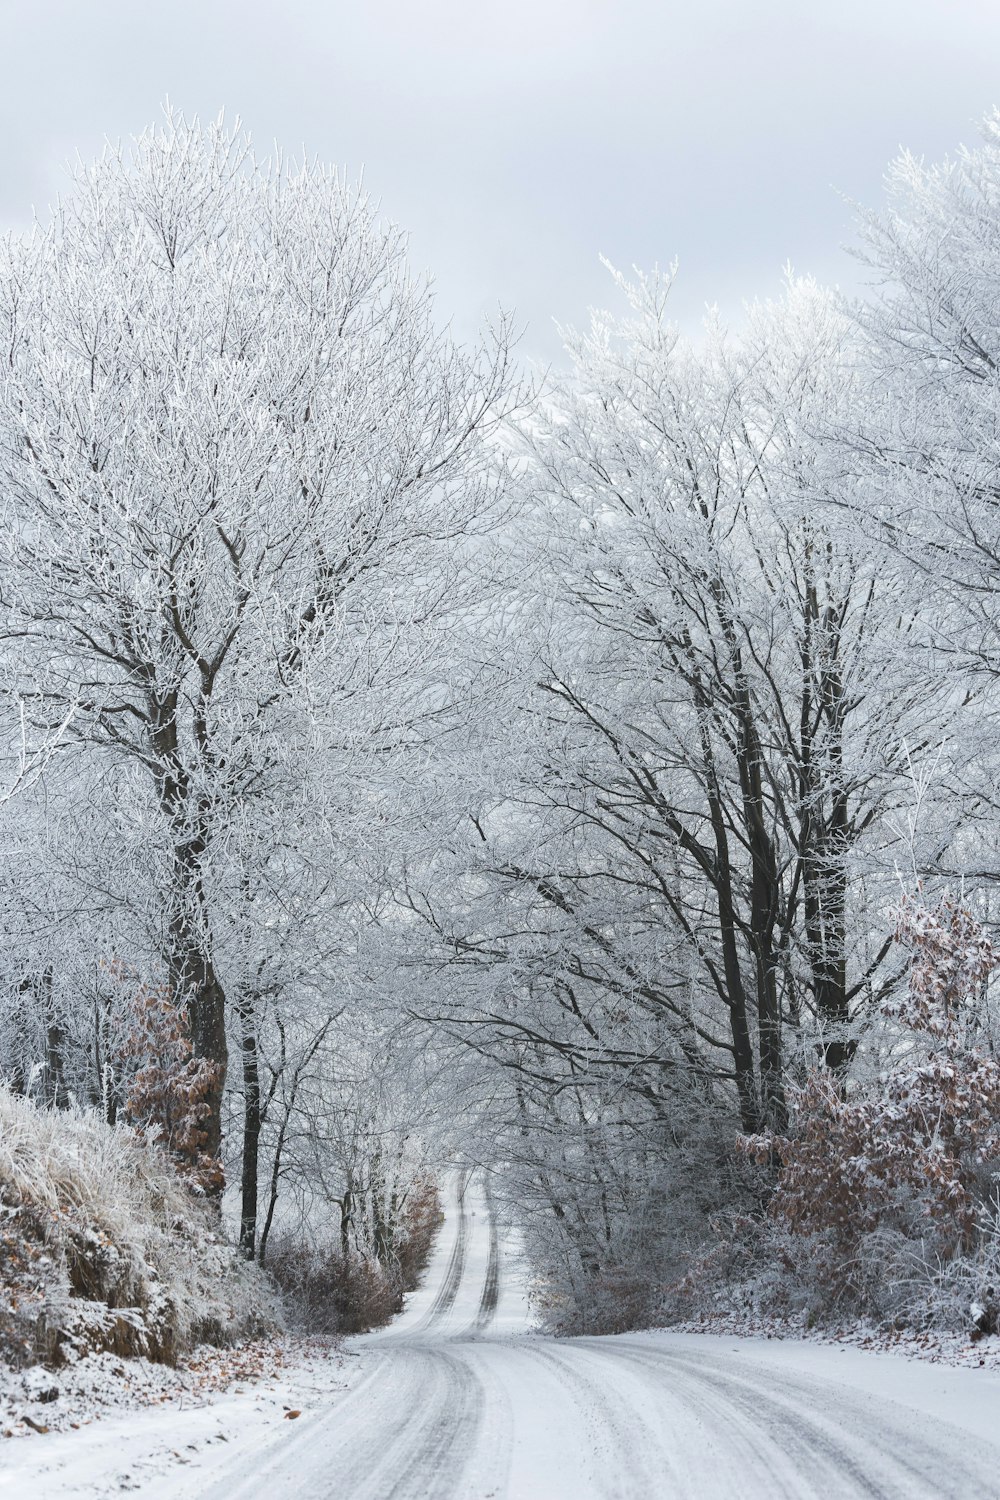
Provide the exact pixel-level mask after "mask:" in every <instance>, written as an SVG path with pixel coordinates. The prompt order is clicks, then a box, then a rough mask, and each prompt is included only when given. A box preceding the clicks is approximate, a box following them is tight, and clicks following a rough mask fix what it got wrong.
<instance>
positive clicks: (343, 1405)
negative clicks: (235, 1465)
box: [205, 1178, 1000, 1500]
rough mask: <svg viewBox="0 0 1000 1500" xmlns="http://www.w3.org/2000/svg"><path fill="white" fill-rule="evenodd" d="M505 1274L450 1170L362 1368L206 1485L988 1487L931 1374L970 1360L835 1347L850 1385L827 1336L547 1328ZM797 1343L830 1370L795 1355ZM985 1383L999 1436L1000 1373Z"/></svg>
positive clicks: (771, 1491) (498, 1250)
mask: <svg viewBox="0 0 1000 1500" xmlns="http://www.w3.org/2000/svg"><path fill="white" fill-rule="evenodd" d="M505 1263H506V1274H505ZM511 1272H512V1267H511V1265H510V1255H509V1252H508V1254H507V1255H505V1254H504V1247H502V1246H501V1242H500V1236H499V1235H498V1231H497V1225H496V1221H495V1218H494V1216H493V1214H492V1212H491V1208H490V1205H489V1203H488V1201H487V1199H486V1196H485V1194H484V1192H483V1190H482V1187H481V1186H480V1183H479V1181H478V1180H477V1179H476V1178H473V1179H472V1180H471V1181H470V1182H468V1183H467V1184H466V1185H465V1187H464V1191H463V1190H461V1189H460V1188H459V1187H458V1185H456V1190H455V1193H454V1201H453V1203H452V1205H451V1212H450V1215H449V1222H448V1227H447V1230H446V1232H445V1234H444V1235H443V1236H442V1243H441V1245H440V1246H439V1251H438V1255H437V1257H436V1260H435V1263H434V1265H433V1266H432V1267H431V1274H430V1275H429V1277H428V1282H427V1286H426V1288H425V1290H424V1291H423V1292H422V1293H420V1294H418V1295H417V1296H415V1297H413V1298H411V1299H410V1305H409V1307H408V1309H407V1312H406V1313H405V1314H404V1316H403V1317H402V1318H400V1319H399V1320H398V1321H397V1322H396V1323H395V1324H394V1325H393V1326H392V1327H391V1328H390V1329H387V1330H384V1331H383V1332H381V1333H380V1334H377V1335H372V1336H370V1337H369V1338H367V1339H363V1340H356V1341H355V1343H354V1347H356V1348H361V1349H363V1351H364V1365H365V1367H366V1369H365V1373H364V1375H363V1377H362V1379H361V1380H360V1381H359V1382H358V1383H357V1384H356V1385H355V1386H354V1387H353V1388H352V1389H351V1391H350V1392H349V1393H348V1395H347V1396H345V1397H344V1399H343V1400H342V1401H341V1402H340V1403H339V1404H338V1405H337V1406H336V1407H335V1408H334V1409H333V1410H332V1411H330V1412H329V1413H328V1414H325V1415H320V1416H317V1418H316V1419H315V1420H314V1421H313V1423H312V1425H311V1427H310V1429H309V1430H307V1431H306V1432H301V1431H296V1432H295V1433H294V1434H289V1435H288V1437H287V1438H286V1439H285V1440H284V1442H283V1443H282V1445H281V1447H280V1448H279V1450H278V1451H276V1452H274V1453H273V1454H272V1455H271V1456H270V1457H269V1458H268V1460H267V1461H266V1462H264V1463H262V1464H258V1465H257V1466H256V1467H255V1470H254V1472H253V1473H252V1474H249V1475H247V1476H246V1477H244V1478H241V1479H237V1478H235V1476H232V1477H231V1476H229V1475H226V1476H225V1477H221V1476H220V1479H219V1482H218V1483H217V1484H216V1485H215V1486H214V1487H213V1488H211V1489H209V1490H206V1491H205V1494H206V1497H208V1500H251V1497H258V1496H268V1497H270V1500H278V1497H279V1496H281V1497H284V1496H288V1497H289V1500H291V1497H293V1496H299V1497H302V1500H313V1497H315V1500H320V1497H323V1500H327V1497H331V1496H343V1497H345V1500H346V1497H350V1500H449V1497H454V1500H479V1497H482V1500H486V1497H495V1500H502V1497H507V1500H529V1497H530V1500H564V1497H565V1500H590V1497H594V1500H612V1497H615V1500H645V1497H647V1496H648V1497H654V1496H655V1497H657V1500H661V1497H665V1496H669V1497H691V1500H707V1497H710V1496H712V1497H714V1496H737V1495H738V1496H741V1497H745V1500H756V1497H758V1496H759V1497H760V1500H779V1497H789V1500H791V1497H796V1500H798V1497H806V1496H816V1497H819V1496H823V1497H825V1500H832V1497H839V1496H866V1497H868V1496H885V1497H889V1496H900V1497H904V1496H905V1497H925V1496H926V1497H928V1500H930V1497H934V1500H942V1497H944V1496H954V1497H956V1500H958V1497H961V1500H974V1497H979V1496H982V1497H987V1496H1000V1447H996V1446H994V1445H993V1444H992V1443H990V1442H984V1441H982V1440H981V1438H980V1439H978V1440H977V1438H976V1437H975V1436H974V1435H973V1434H972V1433H970V1432H969V1431H968V1430H964V1431H963V1430H962V1429H961V1428H957V1427H954V1426H950V1425H948V1424H947V1423H946V1422H944V1421H942V1420H940V1419H939V1418H936V1417H934V1416H933V1415H932V1413H933V1412H934V1411H935V1409H936V1404H935V1401H934V1396H933V1388H934V1386H935V1384H936V1383H940V1382H941V1380H942V1379H943V1380H944V1382H945V1383H946V1384H947V1383H953V1382H954V1380H955V1377H956V1376H963V1375H964V1376H966V1377H969V1378H970V1379H971V1380H972V1381H975V1380H976V1379H979V1378H980V1377H978V1376H977V1375H976V1373H975V1372H971V1371H953V1370H946V1371H932V1370H928V1369H926V1368H925V1369H917V1370H914V1368H913V1367H912V1366H907V1365H904V1364H903V1362H902V1361H897V1360H892V1359H890V1360H885V1359H884V1358H883V1359H880V1358H878V1357H874V1356H870V1355H868V1356H866V1355H863V1354H861V1355H859V1354H857V1353H856V1352H853V1351H843V1355H846V1365H847V1366H848V1367H850V1368H851V1370H852V1372H853V1369H854V1367H855V1366H856V1365H857V1364H858V1363H859V1362H860V1363H866V1364H867V1365H868V1367H869V1371H868V1382H867V1383H868V1387H869V1388H868V1389H861V1390H859V1389H851V1387H850V1385H849V1384H846V1383H845V1382H844V1380H843V1377H842V1376H841V1378H840V1379H837V1378H831V1376H834V1377H836V1376H838V1375H841V1371H840V1369H839V1368H838V1361H839V1365H840V1366H843V1365H844V1364H845V1359H844V1357H843V1356H842V1355H841V1351H839V1350H836V1349H827V1348H823V1347H821V1346H806V1347H805V1348H802V1347H800V1346H782V1345H779V1346H776V1347H774V1348H771V1347H769V1346H768V1345H767V1344H766V1343H765V1344H764V1345H763V1346H760V1345H756V1344H751V1343H749V1342H748V1343H744V1342H742V1341H738V1340H733V1339H708V1338H702V1337H700V1336H689V1337H684V1336H683V1335H670V1334H652V1335H633V1336H630V1337H621V1338H613V1339H607V1338H592V1339H573V1340H558V1341H557V1340H554V1339H548V1338H544V1337H541V1336H539V1335H538V1334H535V1333H532V1332H531V1330H530V1326H529V1323H528V1317H527V1305H526V1301H525V1298H524V1295H523V1291H522V1285H521V1281H520V1278H519V1277H518V1275H517V1274H516V1272H515V1273H514V1274H511ZM789 1347H790V1348H791V1349H792V1351H793V1352H794V1353H796V1354H798V1355H799V1360H798V1361H797V1362H796V1361H792V1362H791V1365H792V1366H793V1367H788V1366H789V1362H788V1360H787V1358H786V1359H784V1360H783V1359H782V1351H783V1350H785V1349H788V1348H789ZM803 1356H804V1357H805V1358H804V1359H803ZM810 1356H812V1360H811V1362H812V1363H813V1364H816V1365H818V1366H820V1367H821V1368H823V1369H824V1373H818V1372H810V1371H809V1370H808V1369H804V1368H802V1365H803V1363H804V1364H805V1365H806V1366H808V1364H809V1363H810ZM796 1363H797V1364H798V1368H795V1367H794V1365H795V1364H796ZM827 1367H828V1368H827ZM845 1373H846V1372H845ZM935 1375H936V1376H937V1381H935V1379H934V1376H935ZM914 1376H915V1377H916V1379H915V1380H914ZM928 1376H930V1377H931V1379H930V1380H929V1381H928V1379H927V1377H928ZM880 1377H881V1378H880ZM907 1377H909V1381H907ZM848 1379H850V1377H848ZM982 1381H983V1383H984V1384H985V1383H988V1384H989V1388H990V1395H991V1397H992V1404H993V1409H994V1411H995V1412H996V1416H995V1418H994V1419H993V1423H992V1424H991V1425H990V1427H989V1429H988V1430H992V1428H993V1426H995V1429H996V1433H997V1438H998V1441H1000V1389H998V1385H997V1381H996V1377H994V1376H984V1377H982ZM896 1384H902V1385H903V1386H906V1385H907V1384H909V1385H910V1386H913V1385H917V1386H925V1387H928V1389H927V1390H926V1391H925V1392H924V1395H925V1399H924V1401H923V1402H922V1403H920V1404H918V1405H917V1406H916V1408H915V1407H914V1406H912V1405H909V1406H908V1405H907V1404H905V1403H904V1402H901V1401H893V1400H891V1399H887V1397H886V1395H885V1394H884V1393H883V1394H881V1395H880V1394H879V1386H880V1385H881V1386H883V1387H887V1388H888V1389H894V1386H895V1385H896ZM911 1395H912V1392H911ZM921 1407H922V1409H921ZM979 1425H980V1427H981V1426H982V1423H981V1422H980V1424H979Z"/></svg>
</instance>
